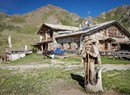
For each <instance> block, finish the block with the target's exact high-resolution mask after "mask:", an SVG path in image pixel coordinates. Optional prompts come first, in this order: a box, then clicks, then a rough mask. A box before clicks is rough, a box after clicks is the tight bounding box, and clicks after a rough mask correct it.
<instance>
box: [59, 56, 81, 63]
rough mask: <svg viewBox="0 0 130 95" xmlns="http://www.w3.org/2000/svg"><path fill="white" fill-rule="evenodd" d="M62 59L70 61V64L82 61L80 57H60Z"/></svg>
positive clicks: (66, 61)
mask: <svg viewBox="0 0 130 95" xmlns="http://www.w3.org/2000/svg"><path fill="white" fill-rule="evenodd" d="M60 60H61V61H63V62H65V63H70V64H80V63H81V58H80V57H66V58H64V59H60Z"/></svg>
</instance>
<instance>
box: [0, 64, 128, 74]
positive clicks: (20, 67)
mask: <svg viewBox="0 0 130 95" xmlns="http://www.w3.org/2000/svg"><path fill="white" fill-rule="evenodd" d="M50 67H54V68H57V67H61V68H63V67H64V68H66V70H71V69H76V68H79V67H81V68H83V65H70V64H63V63H62V64H55V63H54V64H53V63H52V64H39V63H28V64H20V65H1V66H0V69H8V70H28V69H39V68H50ZM128 69H130V64H127V65H124V64H119V65H117V64H102V70H103V71H104V72H105V71H108V70H128Z"/></svg>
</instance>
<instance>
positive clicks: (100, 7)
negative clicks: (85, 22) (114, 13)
mask: <svg viewBox="0 0 130 95" xmlns="http://www.w3.org/2000/svg"><path fill="white" fill-rule="evenodd" d="M47 4H52V5H55V6H58V7H61V8H63V9H66V10H68V11H70V12H73V13H76V14H78V15H79V16H81V17H87V16H93V17H96V16H98V15H99V14H101V13H102V12H106V11H108V10H110V9H112V8H115V7H118V6H121V5H124V4H127V5H130V0H0V11H3V12H6V13H7V14H9V15H12V14H25V13H27V12H30V11H33V10H35V9H37V8H40V7H42V6H45V5H47Z"/></svg>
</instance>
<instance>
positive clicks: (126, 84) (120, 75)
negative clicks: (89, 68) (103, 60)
mask: <svg viewBox="0 0 130 95" xmlns="http://www.w3.org/2000/svg"><path fill="white" fill-rule="evenodd" d="M81 71H83V70H82V69H75V70H69V71H65V70H64V69H63V68H46V69H45V68H44V69H32V70H26V71H25V72H20V71H15V70H14V71H12V70H10V71H9V70H2V69H0V95H8V94H10V95H12V94H13V95H28V94H30V95H37V94H38V95H39V94H40V95H50V87H54V86H53V85H54V83H55V82H56V81H58V80H63V81H65V82H66V83H67V84H68V85H69V86H74V87H77V86H79V84H78V83H77V81H76V80H73V79H72V78H71V75H70V74H71V73H73V74H77V73H79V72H81ZM59 85H60V84H59ZM103 87H104V89H105V91H107V90H111V89H112V90H114V91H117V92H119V93H125V94H130V70H127V71H108V72H103ZM62 89H64V88H62ZM79 89H80V88H79ZM82 90H83V89H82Z"/></svg>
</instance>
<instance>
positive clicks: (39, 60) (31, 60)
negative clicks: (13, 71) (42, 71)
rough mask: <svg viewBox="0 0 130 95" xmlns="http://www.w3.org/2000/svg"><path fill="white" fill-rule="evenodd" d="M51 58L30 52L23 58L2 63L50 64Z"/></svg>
mask: <svg viewBox="0 0 130 95" xmlns="http://www.w3.org/2000/svg"><path fill="white" fill-rule="evenodd" d="M50 60H51V59H46V58H45V57H44V56H43V55H38V54H31V55H27V56H26V57H24V58H23V59H18V60H14V61H7V62H3V63H2V64H13V65H15V64H27V63H35V62H37V63H41V64H50V63H51V62H50Z"/></svg>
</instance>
